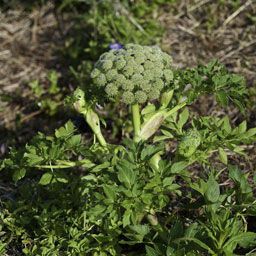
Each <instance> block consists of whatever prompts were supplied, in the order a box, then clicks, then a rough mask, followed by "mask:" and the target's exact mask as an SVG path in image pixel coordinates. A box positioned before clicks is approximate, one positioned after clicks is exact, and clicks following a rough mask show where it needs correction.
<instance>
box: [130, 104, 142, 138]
mask: <svg viewBox="0 0 256 256" xmlns="http://www.w3.org/2000/svg"><path fill="white" fill-rule="evenodd" d="M132 123H133V130H134V141H135V142H139V141H140V137H139V134H140V107H139V104H138V103H136V104H133V105H132Z"/></svg>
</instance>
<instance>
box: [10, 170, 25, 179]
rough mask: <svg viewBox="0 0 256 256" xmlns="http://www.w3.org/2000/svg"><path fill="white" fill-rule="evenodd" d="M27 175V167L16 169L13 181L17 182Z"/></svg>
mask: <svg viewBox="0 0 256 256" xmlns="http://www.w3.org/2000/svg"><path fill="white" fill-rule="evenodd" d="M25 175H26V169H24V168H20V169H18V170H15V172H14V173H13V175H12V178H13V181H14V182H17V181H18V180H20V179H22V178H24V177H25Z"/></svg>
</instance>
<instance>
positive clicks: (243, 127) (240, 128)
mask: <svg viewBox="0 0 256 256" xmlns="http://www.w3.org/2000/svg"><path fill="white" fill-rule="evenodd" d="M246 129H247V122H246V121H243V122H242V123H241V124H239V126H238V132H239V134H242V133H244V132H246Z"/></svg>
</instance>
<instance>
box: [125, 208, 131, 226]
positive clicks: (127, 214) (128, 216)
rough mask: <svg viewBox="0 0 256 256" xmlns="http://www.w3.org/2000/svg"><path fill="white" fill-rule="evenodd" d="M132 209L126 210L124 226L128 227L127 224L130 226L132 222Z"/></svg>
mask: <svg viewBox="0 0 256 256" xmlns="http://www.w3.org/2000/svg"><path fill="white" fill-rule="evenodd" d="M131 213H132V212H131V210H130V209H128V210H126V211H125V212H124V215H123V227H126V226H129V225H130V224H131V220H130V217H131Z"/></svg>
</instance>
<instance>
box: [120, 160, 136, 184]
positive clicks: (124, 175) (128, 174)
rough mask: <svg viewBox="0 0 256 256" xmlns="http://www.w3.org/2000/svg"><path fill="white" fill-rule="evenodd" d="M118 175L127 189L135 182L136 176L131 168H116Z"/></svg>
mask: <svg viewBox="0 0 256 256" xmlns="http://www.w3.org/2000/svg"><path fill="white" fill-rule="evenodd" d="M117 168H118V174H117V177H118V179H119V181H120V182H122V183H123V184H124V185H125V186H126V187H127V188H131V187H132V185H133V184H134V182H135V179H136V175H135V173H134V170H133V169H132V168H126V167H125V166H123V165H122V166H117Z"/></svg>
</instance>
